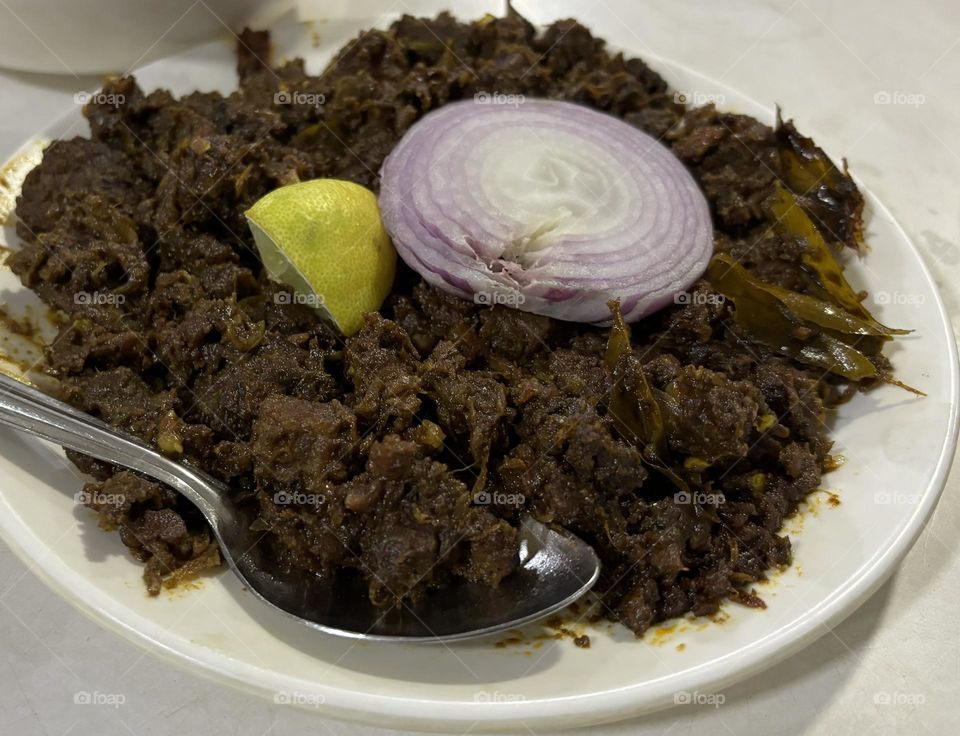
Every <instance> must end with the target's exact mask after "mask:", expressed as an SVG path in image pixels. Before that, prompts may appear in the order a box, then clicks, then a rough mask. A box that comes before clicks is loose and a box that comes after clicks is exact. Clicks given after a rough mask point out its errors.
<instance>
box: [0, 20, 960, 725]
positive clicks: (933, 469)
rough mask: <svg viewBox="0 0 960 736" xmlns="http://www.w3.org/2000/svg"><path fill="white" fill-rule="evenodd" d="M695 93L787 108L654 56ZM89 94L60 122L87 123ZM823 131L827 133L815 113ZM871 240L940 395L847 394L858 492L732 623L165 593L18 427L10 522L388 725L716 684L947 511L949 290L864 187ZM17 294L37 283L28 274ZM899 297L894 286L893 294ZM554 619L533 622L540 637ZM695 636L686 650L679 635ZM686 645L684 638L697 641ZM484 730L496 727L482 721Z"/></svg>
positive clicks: (313, 54)
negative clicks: (287, 614)
mask: <svg viewBox="0 0 960 736" xmlns="http://www.w3.org/2000/svg"><path fill="white" fill-rule="evenodd" d="M357 30H358V28H357V26H356V25H355V24H347V23H345V24H336V23H330V24H326V25H325V26H324V29H323V44H322V45H321V46H320V47H319V48H314V45H313V42H314V40H315V39H314V36H313V34H312V33H311V31H310V30H309V29H307V28H290V29H285V30H284V31H283V32H278V33H277V34H276V36H275V43H276V46H277V49H278V51H279V52H280V53H282V54H283V55H285V56H293V55H302V56H304V57H305V58H306V59H307V60H308V67H309V68H310V69H311V71H314V72H317V71H319V70H320V68H321V67H322V66H323V63H324V62H325V61H326V60H327V59H328V58H329V55H330V54H331V53H333V51H335V50H336V49H337V48H339V46H340V45H342V44H343V43H345V42H346V41H347V40H349V38H351V37H352V36H353V35H355V33H356V31H357ZM649 61H651V62H652V64H653V66H654V67H655V68H656V69H658V70H659V71H661V72H662V73H664V74H665V76H666V77H667V78H668V79H669V81H671V83H672V84H673V85H674V86H675V87H676V88H678V89H687V90H698V91H700V92H702V93H710V92H713V93H721V94H723V95H724V97H725V100H726V101H725V106H726V107H728V108H732V109H735V110H739V111H742V112H746V113H750V114H752V115H755V116H757V117H760V118H762V119H766V120H768V121H770V120H772V113H771V111H770V110H768V109H765V108H763V107H762V106H759V105H757V104H756V103H754V102H753V101H751V100H750V99H749V98H747V97H745V96H744V95H742V94H738V93H737V92H735V91H734V90H731V89H729V88H726V87H724V86H721V85H718V84H716V83H715V82H712V81H711V80H710V79H708V78H707V77H704V76H702V75H699V74H697V73H695V72H692V71H690V70H686V69H683V68H681V67H678V66H675V65H671V64H669V63H668V62H666V61H663V60H656V59H649ZM233 66H234V64H233V56H232V48H231V47H230V46H229V45H228V44H219V43H211V44H207V45H205V46H202V47H200V48H197V49H195V50H193V51H190V52H187V53H184V54H181V55H178V56H176V57H172V58H170V59H166V60H164V61H160V62H157V63H155V64H152V65H150V66H149V67H147V68H145V69H143V70H142V71H141V72H139V74H138V77H139V78H140V81H141V84H142V85H143V86H144V87H145V88H148V89H149V88H153V87H155V86H164V87H167V88H171V89H172V90H173V91H174V92H175V93H178V94H182V93H184V92H188V91H191V90H193V89H195V88H197V87H200V88H202V89H214V88H219V89H221V90H227V89H229V88H230V87H231V86H232V85H233V84H234V79H233V74H234V72H233ZM77 115H79V112H78V111H76V110H74V111H72V112H71V113H70V115H69V116H68V117H66V118H64V119H63V120H61V121H59V122H58V123H57V125H55V126H53V127H52V128H51V129H50V130H48V131H47V132H46V134H47V135H48V136H50V137H52V136H55V135H57V133H58V131H63V130H65V129H66V128H67V126H69V125H70V124H71V123H75V122H76V116H77ZM800 128H801V130H803V131H804V132H805V133H807V134H809V135H812V136H814V138H816V136H817V131H816V130H809V129H807V128H806V127H805V126H804V125H803V124H802V121H801V123H800ZM865 195H866V198H867V202H868V208H869V214H868V234H867V238H868V241H869V243H870V245H871V247H872V249H871V252H870V254H869V256H868V257H867V259H866V261H865V262H864V263H863V264H857V263H853V264H851V266H850V268H849V276H850V278H851V280H852V281H853V283H854V285H855V287H857V288H861V287H862V288H867V289H869V290H870V292H871V293H873V294H880V293H885V294H887V295H888V296H889V298H888V299H886V300H885V301H886V303H884V304H875V305H874V311H875V312H876V313H877V315H878V317H879V318H880V319H881V320H882V321H883V322H885V323H887V324H893V325H896V326H900V327H909V328H912V329H913V330H914V332H913V333H912V334H911V335H909V336H907V337H905V338H903V339H900V340H898V341H897V345H896V346H895V347H894V349H893V350H892V353H891V355H892V358H893V360H894V363H895V365H896V370H897V375H898V377H899V378H900V379H901V380H903V381H904V382H906V383H908V384H910V385H913V386H916V387H918V388H920V389H923V390H924V391H926V392H928V394H929V395H928V396H927V397H926V398H917V397H915V396H914V395H912V394H909V393H907V392H905V391H903V390H901V389H898V388H894V387H890V386H886V387H883V388H880V389H878V390H876V391H873V392H871V393H869V394H867V395H862V396H858V397H856V398H855V400H854V401H852V402H850V403H849V404H847V405H845V406H843V407H842V408H841V410H840V411H839V412H838V415H837V418H836V422H835V424H834V431H833V434H834V437H835V439H836V443H837V446H836V451H837V452H838V453H839V454H841V455H843V456H844V457H845V458H846V463H845V464H844V465H843V466H842V467H841V468H840V469H839V470H837V471H836V472H834V473H831V474H830V475H828V476H827V477H826V478H825V484H826V487H828V488H830V489H832V490H834V491H836V492H837V493H838V494H839V498H840V500H841V504H840V505H839V506H838V507H836V508H833V507H832V506H831V505H829V504H820V508H821V511H820V512H819V513H817V514H810V515H809V516H808V517H807V518H806V521H805V523H804V524H803V529H802V530H801V531H799V532H797V531H796V530H795V529H794V530H793V531H792V532H791V536H792V538H793V540H794V549H795V564H794V566H793V567H791V569H790V570H788V571H787V572H785V573H784V574H782V575H779V576H777V578H776V579H775V580H774V581H773V582H772V583H771V584H770V585H767V586H764V587H763V588H762V592H763V595H764V598H765V599H766V601H767V604H768V607H767V609H766V610H763V611H758V610H749V609H746V608H742V607H738V606H734V605H730V606H727V607H726V608H725V612H726V618H725V621H724V622H723V623H722V624H715V623H709V622H708V623H703V622H689V621H684V622H681V623H680V624H679V625H677V626H676V627H674V630H673V632H672V633H670V634H662V633H661V634H659V635H658V634H654V633H651V634H648V636H647V637H645V638H644V639H642V640H637V639H635V638H634V637H633V636H632V635H631V634H630V633H629V632H627V631H625V630H624V629H622V628H620V627H618V626H614V625H612V624H606V623H601V624H597V625H587V626H586V627H585V631H586V632H587V633H588V634H589V635H590V639H591V641H592V646H591V647H590V648H589V649H578V648H576V647H575V646H573V645H572V644H571V643H570V642H569V641H552V640H550V641H547V642H546V643H543V644H542V645H541V646H540V647H539V648H535V646H534V645H527V646H514V647H505V648H496V647H494V646H493V644H492V642H491V641H489V640H488V641H477V642H472V643H463V644H456V645H451V646H403V645H383V644H363V643H359V644H358V643H356V642H352V641H346V640H342V639H337V638H333V637H328V636H323V635H320V634H317V633H315V632H313V631H310V630H308V629H306V628H302V627H299V626H297V625H295V624H294V623H292V622H290V621H289V620H287V619H286V618H284V617H282V616H280V615H277V614H275V613H273V612H272V611H269V610H266V609H265V608H264V606H262V605H261V604H260V603H258V602H257V601H256V600H255V599H253V597H252V596H251V595H250V594H248V593H246V592H245V591H243V590H242V589H241V586H240V585H239V584H238V583H237V582H236V580H234V578H233V577H232V576H231V575H230V574H229V573H226V572H221V573H220V574H218V575H215V576H211V577H208V578H206V579H204V580H203V582H202V586H201V587H200V589H199V590H192V591H186V592H181V593H177V594H174V595H166V594H165V595H162V596H161V597H159V598H156V599H151V598H148V597H147V596H146V594H145V592H144V590H143V587H142V584H141V582H140V568H139V566H138V565H136V564H134V563H133V562H132V561H131V560H130V559H129V558H128V556H127V554H126V552H125V550H124V549H123V547H122V545H121V544H120V541H119V540H118V539H117V538H116V536H115V535H111V534H105V533H103V532H101V531H99V530H98V529H97V527H96V524H95V522H94V520H93V518H92V516H91V514H90V513H89V512H88V511H87V510H86V509H83V508H78V507H77V505H76V504H75V503H74V501H73V496H74V494H76V492H77V491H78V490H79V488H80V485H81V483H82V482H83V481H82V478H81V477H80V475H79V473H78V472H77V471H76V470H75V469H73V468H72V466H70V465H69V463H67V462H66V461H65V460H64V459H63V458H62V455H61V454H60V452H59V451H58V450H55V449H52V448H50V447H49V446H47V445H44V444H42V443H39V442H35V441H32V440H28V439H25V438H24V437H21V436H19V435H17V434H14V433H13V432H10V431H2V432H0V453H2V457H0V534H2V536H3V538H4V540H5V541H6V542H7V543H8V544H10V546H11V547H13V548H14V549H15V550H16V552H17V553H18V554H19V555H20V556H21V557H22V558H23V559H24V560H26V561H27V562H28V564H29V565H30V566H31V567H32V568H33V569H34V570H35V571H36V572H37V574H38V575H40V576H41V577H42V578H43V579H44V580H45V581H47V583H48V584H49V585H51V587H53V588H55V589H56V590H58V591H59V592H60V593H61V594H62V595H63V596H64V597H65V598H67V599H68V600H70V601H71V602H72V603H74V604H75V605H76V606H77V607H78V608H80V609H81V610H82V611H84V612H86V613H88V614H89V615H90V616H92V617H94V618H95V619H97V620H98V621H100V622H102V623H104V624H105V625H106V626H108V627H110V628H112V629H114V630H116V631H117V632H118V633H120V634H121V635H123V636H125V637H127V638H129V639H131V640H133V641H135V642H137V643H139V644H141V645H143V646H145V647H148V648H150V650H151V651H152V652H154V653H157V654H159V655H161V656H164V657H167V658H170V659H173V660H175V661H177V662H179V663H180V664H183V665H186V666H188V667H189V668H191V669H193V670H195V671H197V672H201V673H204V674H207V675H210V676H213V677H216V678H217V679H220V680H222V681H226V682H228V683H230V684H233V685H235V686H238V687H242V688H246V689H248V690H250V691H255V692H258V693H262V694H265V695H267V696H269V697H273V698H274V699H275V700H276V701H278V702H291V703H294V704H300V705H305V706H310V707H318V708H320V709H322V710H324V711H325V712H328V713H329V714H331V715H335V716H339V717H346V718H352V719H359V720H363V721H367V722H371V723H375V724H380V725H389V726H392V727H404V728H417V729H449V730H459V731H462V730H463V729H464V728H465V727H467V726H468V725H469V724H473V723H474V722H480V723H482V724H483V725H482V730H497V729H519V730H524V729H525V728H527V727H529V728H530V729H533V730H540V732H543V731H542V729H549V728H556V727H561V726H574V725H578V724H587V723H595V722H600V721H608V720H613V719H618V718H623V717H627V716H630V715H635V714H638V713H642V712H647V711H651V710H653V709H657V708H662V707H666V706H669V705H671V704H673V703H675V702H683V701H685V700H688V701H694V702H697V700H698V699H699V700H705V699H709V698H710V697H711V695H712V694H713V693H715V692H716V691H717V690H718V689H719V688H722V687H724V686H726V685H728V684H730V683H732V682H733V681H734V680H738V679H741V678H744V677H746V676H747V675H749V674H751V673H753V672H756V671H758V670H760V669H762V668H764V667H769V666H771V665H773V664H774V663H776V662H777V661H779V660H780V659H782V658H783V657H785V656H787V655H788V654H789V653H791V652H793V651H795V650H797V649H798V648H800V647H802V646H803V645H804V644H806V643H808V642H810V641H812V640H813V639H814V638H816V637H817V636H820V635H822V634H823V633H825V632H827V631H828V630H829V628H830V627H831V626H834V625H835V624H836V623H838V622H839V621H840V619H842V618H843V617H844V616H846V615H847V614H849V613H850V612H851V611H853V610H854V609H855V608H856V607H857V606H858V605H859V604H860V603H862V602H863V601H864V600H865V599H866V598H867V596H869V595H870V594H871V593H872V592H873V591H874V590H876V589H877V587H878V586H879V585H880V584H881V583H882V582H883V580H884V579H885V578H886V577H887V576H888V575H889V574H890V573H891V572H892V571H893V570H894V569H895V568H896V566H897V564H898V563H899V561H900V559H901V558H902V557H903V555H904V554H905V553H906V551H907V550H908V549H909V547H910V545H911V544H912V543H913V542H914V540H915V539H916V538H917V535H918V534H919V533H920V531H921V529H922V527H923V525H924V523H925V522H926V520H927V519H928V518H929V516H930V514H931V512H932V510H933V508H934V505H935V504H936V501H937V497H938V495H939V493H940V491H941V489H942V488H943V485H944V481H945V478H946V475H947V471H948V469H949V464H950V459H951V458H952V456H953V450H954V447H955V444H956V438H957V394H958V369H957V360H956V348H955V345H954V340H953V334H952V331H951V329H950V327H949V322H948V319H947V316H946V314H945V313H944V309H943V305H942V303H941V301H940V299H939V297H938V295H937V293H936V289H935V287H934V285H933V282H932V279H931V277H930V274H929V273H928V272H927V270H926V268H925V267H924V265H923V263H922V262H921V260H920V258H919V256H918V254H917V251H916V250H915V249H914V247H913V246H912V245H911V243H910V242H909V240H908V239H907V237H906V236H905V234H904V232H903V231H902V230H901V228H900V227H899V226H898V225H897V223H896V222H895V221H894V220H893V218H892V217H891V215H890V213H889V212H888V211H887V209H886V208H885V207H883V205H882V204H880V203H879V202H877V201H876V200H875V199H874V198H873V197H872V196H871V195H870V194H869V192H865ZM0 288H6V289H9V290H10V291H9V292H7V295H8V296H10V297H11V298H12V297H14V296H15V297H16V298H18V299H28V298H30V296H32V295H29V294H27V295H24V292H23V289H21V288H20V287H19V285H18V283H17V282H16V280H15V279H14V278H13V277H12V276H11V275H10V274H9V273H2V274H0ZM880 301H884V300H882V299H881V300H880ZM537 631H538V630H537V629H535V628H534V629H532V630H531V632H530V634H531V635H533V634H535V633H536V632H537ZM681 644H682V645H684V646H683V647H679V645H681ZM681 649H682V651H681ZM477 730H481V727H478V729H477Z"/></svg>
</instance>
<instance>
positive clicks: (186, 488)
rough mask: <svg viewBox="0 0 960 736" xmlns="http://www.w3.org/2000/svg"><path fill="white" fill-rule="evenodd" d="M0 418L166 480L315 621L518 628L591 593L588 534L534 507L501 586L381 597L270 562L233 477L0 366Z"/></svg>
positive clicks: (452, 633)
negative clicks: (544, 520) (221, 476)
mask: <svg viewBox="0 0 960 736" xmlns="http://www.w3.org/2000/svg"><path fill="white" fill-rule="evenodd" d="M0 423H2V424H6V425H8V426H11V427H15V428H17V429H19V430H22V431H24V432H28V433H30V434H33V435H36V436H38V437H41V438H43V439H45V440H49V441H50V442H55V443H57V444H59V445H62V446H64V447H67V448H70V449H72V450H76V451H78V452H82V453H85V454H87V455H91V456H93V457H96V458H99V459H101V460H106V461H107V462H110V463H115V464H117V465H122V466H124V467H127V468H131V469H133V470H136V471H138V472H140V473H143V474H144V475H148V476H150V477H151V478H154V479H155V480H158V481H160V482H162V483H165V484H167V485H168V486H170V487H171V488H173V489H175V490H176V491H178V492H180V493H182V494H183V495H184V496H185V497H186V498H187V499H189V500H190V501H191V502H192V503H193V504H194V505H195V506H196V507H197V508H198V509H199V510H200V512H201V513H202V514H203V515H204V517H206V519H207V521H208V522H209V523H210V526H211V528H212V529H213V533H214V535H215V536H216V539H217V541H218V542H219V544H220V551H221V554H222V555H223V558H224V559H225V560H226V561H227V563H228V564H229V565H230V567H231V569H233V571H234V572H235V573H236V574H237V576H238V577H239V578H240V580H242V581H243V583H244V584H245V585H246V586H247V588H249V589H250V590H251V591H252V592H253V593H254V594H255V595H256V596H257V597H258V598H260V599H261V600H262V601H264V602H265V603H267V604H268V605H270V606H272V607H274V608H276V609H278V610H280V611H282V612H283V613H286V614H288V615H289V616H292V617H293V618H295V619H298V620H299V621H301V622H302V623H304V624H306V625H307V626H310V627H311V628H314V629H318V630H320V631H323V632H326V633H328V634H335V635H337V636H345V637H351V638H355V639H368V640H379V641H400V642H440V641H453V640H457V639H469V638H473V637H477V636H483V635H486V634H491V633H494V632H496V631H501V630H503V629H509V628H515V627H517V626H521V625H523V624H526V623H529V622H531V621H535V620H537V619H539V618H542V617H544V616H547V615H549V614H551V613H554V612H556V611H558V610H560V609H561V608H563V607H565V606H567V605H569V604H570V603H572V602H573V601H575V600H576V599H578V598H580V597H581V596H582V595H583V594H584V593H586V592H587V591H588V590H589V589H590V588H591V586H592V585H593V584H594V582H596V579H597V576H598V575H599V573H600V563H599V561H598V559H597V556H596V554H595V553H594V551H593V549H592V548H591V547H590V546H589V545H588V544H586V543H585V542H583V541H582V540H580V539H578V538H576V537H574V536H572V535H567V534H561V533H559V532H556V531H553V530H552V529H549V528H548V527H546V526H544V525H543V524H541V523H540V522H538V521H536V520H534V519H533V518H531V517H529V516H527V517H524V518H523V520H522V522H521V524H520V530H519V531H520V559H519V566H518V567H517V569H516V571H515V572H513V573H511V574H510V575H509V576H507V577H506V578H505V579H504V580H503V581H502V582H501V584H500V585H499V586H498V587H497V588H490V587H488V586H485V585H478V584H474V583H469V582H466V581H463V580H460V579H458V580H459V582H454V583H452V584H451V585H450V586H448V587H445V588H442V589H440V590H437V591H433V592H430V593H428V594H427V595H426V596H424V597H423V598H422V599H420V600H418V601H415V602H410V601H402V602H399V603H397V604H394V605H392V606H386V607H377V606H374V605H373V604H372V603H371V602H370V599H369V596H368V595H367V586H366V584H365V583H364V581H363V580H362V579H361V578H360V576H359V575H356V574H341V575H338V576H336V579H335V580H333V581H331V580H326V579H321V578H319V577H316V576H314V575H312V574H310V573H307V572H299V573H296V574H280V573H279V572H278V571H276V570H275V569H271V562H270V560H269V559H266V558H265V555H264V549H263V548H264V546H265V545H261V544H259V542H260V541H261V540H262V539H263V538H264V535H265V532H263V531H254V530H252V529H251V524H252V522H253V521H254V519H255V518H256V516H255V514H256V512H255V510H252V509H251V510H247V509H246V508H243V507H240V506H237V505H234V504H233V503H232V502H231V501H230V495H229V493H228V492H227V488H226V486H225V485H224V484H223V483H221V482H220V481H218V480H216V479H214V478H212V477H210V476H209V475H207V474H206V473H204V472H203V471H201V470H198V469H197V468H194V467H192V466H190V465H186V464H182V463H176V462H173V461H172V460H170V459H169V458H166V457H164V456H163V455H161V454H160V453H158V452H156V451H155V450H153V449H152V448H150V447H148V446H147V445H145V444H144V443H143V442H141V441H140V440H138V439H136V438H134V437H131V436H130V435H127V434H125V433H123V432H120V431H118V430H116V429H114V428H113V427H110V426H109V425H107V424H105V423H103V422H101V421H100V420H98V419H95V418H94V417H91V416H90V415H88V414H85V413H83V412H81V411H79V410H77V409H75V408H73V407H71V406H70V405H69V404H65V403H64V402H62V401H58V400H56V399H53V398H51V397H49V396H47V395H46V394H44V393H42V392H41V391H38V390H37V389H35V388H32V387H30V386H27V385H26V384H24V383H22V382H20V381H17V380H15V379H13V378H10V377H9V376H5V375H2V374H0Z"/></svg>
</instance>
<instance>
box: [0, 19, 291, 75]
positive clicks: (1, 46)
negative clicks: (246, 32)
mask: <svg viewBox="0 0 960 736" xmlns="http://www.w3.org/2000/svg"><path fill="white" fill-rule="evenodd" d="M290 4H291V0H273V1H272V2H264V0H202V2H197V1H196V0H163V2H156V0H70V2H57V0H4V2H3V4H2V6H0V67H6V68H7V69H17V70H21V71H27V72H44V73H48V74H68V75H80V74H107V73H115V74H120V73H123V72H126V71H128V70H129V69H133V68H134V67H135V66H137V65H139V64H143V63H145V61H147V60H149V59H156V58H159V57H161V56H164V55H166V54H169V53H174V52H176V51H178V50H182V49H186V48H189V47H190V46H193V45H195V44H198V43H201V42H203V41H208V40H210V39H212V38H216V37H218V36H223V37H227V36H232V33H233V32H239V31H240V30H241V29H242V28H243V26H244V24H247V23H255V24H256V23H263V22H264V21H265V20H267V19H270V18H276V17H278V16H279V14H280V13H282V12H283V11H284V10H286V8H287V7H288V6H289V5H290Z"/></svg>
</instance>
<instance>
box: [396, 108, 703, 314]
mask: <svg viewBox="0 0 960 736" xmlns="http://www.w3.org/2000/svg"><path fill="white" fill-rule="evenodd" d="M381 176H382V180H381V183H380V210H381V214H382V216H383V222H384V225H385V226H386V228H387V232H389V233H390V236H391V238H392V239H393V243H394V245H395V246H396V249H397V252H398V253H399V254H400V257H401V258H403V260H404V261H406V263H407V265H409V266H410V267H411V268H413V269H414V270H415V271H417V272H418V273H419V274H420V275H421V276H423V278H424V279H426V280H427V281H428V282H429V283H431V284H433V285H434V286H436V287H438V288H440V289H442V290H444V291H447V292H450V293H453V294H457V295H459V296H461V297H464V298H465V299H474V300H475V301H477V302H479V303H487V304H498V303H499V304H509V305H512V306H516V307H517V308H519V309H524V310H527V311H530V312H535V313H537V314H545V315H549V316H551V317H556V318H558V319H564V320H570V321H573V322H591V323H596V324H603V323H606V322H609V320H610V311H609V309H608V307H607V302H609V301H610V300H611V299H617V298H619V299H620V303H621V310H622V312H623V316H624V319H626V320H628V321H636V320H638V319H640V318H641V317H643V316H645V315H647V314H650V313H651V312H654V311H656V310H658V309H661V308H662V307H664V306H666V305H667V304H669V303H671V302H672V301H673V298H674V296H675V295H676V294H678V293H680V292H682V291H684V290H685V289H687V288H688V287H689V286H690V285H691V284H692V283H693V282H694V281H696V279H697V278H699V276H700V275H701V274H702V273H703V271H704V269H705V268H706V266H707V262H708V261H709V260H710V255H711V252H712V248H713V226H712V223H711V221H710V211H709V208H708V205H707V201H706V199H705V198H704V196H703V194H702V193H701V191H700V189H699V188H698V186H697V184H696V182H695V181H694V179H693V177H692V176H691V175H690V173H689V172H688V171H687V170H686V169H685V168H684V166H683V164H681V163H680V161H679V160H678V159H677V158H676V157H675V156H674V155H673V153H671V151H670V150H669V149H668V148H666V147H665V146H663V145H661V144H660V143H659V142H657V141H656V140H655V139H654V138H651V137H650V136H649V135H647V134H646V133H643V132H641V131H640V130H637V129H636V128H634V127H633V126H631V125H628V124H627V123H625V122H623V121H622V120H620V119H618V118H615V117H612V116H610V115H606V114H604V113H601V112H597V111H595V110H591V109H589V108H586V107H582V106H580V105H575V104H572V103H569V102H559V101H555V100H525V101H518V102H517V104H512V105H501V104H479V103H477V102H474V101H469V100H468V101H462V102H454V103H451V104H449V105H445V106H443V107H441V108H440V109H438V110H436V111H434V112H431V113H430V114H428V115H427V116H425V117H424V118H423V119H422V120H420V121H419V122H417V123H416V124H415V125H414V126H413V127H411V128H410V130H408V131H407V133H406V135H404V137H403V139H402V140H401V141H400V143H399V144H397V147H396V148H395V149H394V150H393V151H392V152H391V153H390V155H389V156H388V157H387V159H386V160H385V161H384V163H383V169H382V171H381Z"/></svg>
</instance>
